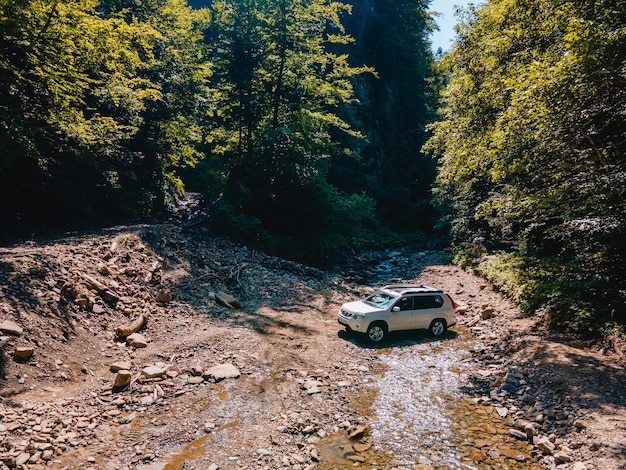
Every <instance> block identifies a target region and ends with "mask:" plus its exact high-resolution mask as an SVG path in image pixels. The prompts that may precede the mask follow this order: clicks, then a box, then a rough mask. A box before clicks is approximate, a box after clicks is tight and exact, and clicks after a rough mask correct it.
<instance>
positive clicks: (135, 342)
mask: <svg viewBox="0 0 626 470" xmlns="http://www.w3.org/2000/svg"><path fill="white" fill-rule="evenodd" d="M126 342H127V343H128V345H129V346H130V347H132V348H145V347H147V346H148V341H147V340H146V338H145V337H144V335H142V334H140V333H133V334H132V335H128V336H127V337H126Z"/></svg>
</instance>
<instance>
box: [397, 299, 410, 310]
mask: <svg viewBox="0 0 626 470" xmlns="http://www.w3.org/2000/svg"><path fill="white" fill-rule="evenodd" d="M396 307H400V310H402V311H403V310H413V297H402V298H401V299H400V300H398V303H397V304H396Z"/></svg>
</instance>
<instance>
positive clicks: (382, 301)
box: [364, 291, 397, 308]
mask: <svg viewBox="0 0 626 470" xmlns="http://www.w3.org/2000/svg"><path fill="white" fill-rule="evenodd" d="M396 299H397V296H395V295H391V294H388V293H386V292H382V291H378V292H375V293H373V294H372V295H370V296H369V297H368V298H367V299H365V300H364V302H365V303H366V304H367V305H370V306H372V307H376V308H387V307H388V306H389V304H391V302H393V301H394V300H396Z"/></svg>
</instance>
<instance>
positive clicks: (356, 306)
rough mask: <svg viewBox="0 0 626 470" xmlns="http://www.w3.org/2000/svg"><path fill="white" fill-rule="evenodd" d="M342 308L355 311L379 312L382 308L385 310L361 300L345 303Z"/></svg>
mask: <svg viewBox="0 0 626 470" xmlns="http://www.w3.org/2000/svg"><path fill="white" fill-rule="evenodd" d="M341 308H342V309H345V310H349V311H351V312H355V313H368V312H379V311H380V310H383V309H380V308H376V307H372V306H371V305H367V304H366V303H365V302H363V301H360V300H357V301H356V302H348V303H347V304H343V305H342V306H341Z"/></svg>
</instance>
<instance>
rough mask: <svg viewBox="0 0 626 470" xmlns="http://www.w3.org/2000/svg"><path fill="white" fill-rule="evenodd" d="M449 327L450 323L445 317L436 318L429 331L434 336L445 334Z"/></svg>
mask: <svg viewBox="0 0 626 470" xmlns="http://www.w3.org/2000/svg"><path fill="white" fill-rule="evenodd" d="M447 329H448V325H447V323H446V321H445V320H444V319H443V318H435V319H434V320H433V321H432V322H431V323H430V327H429V328H428V331H430V334H431V335H432V336H436V337H439V336H443V334H444V333H445V332H446V330H447Z"/></svg>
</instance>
